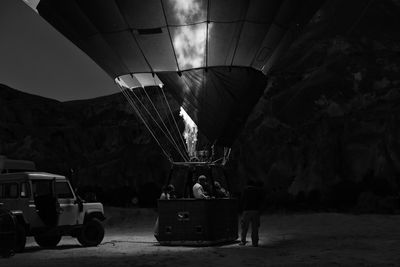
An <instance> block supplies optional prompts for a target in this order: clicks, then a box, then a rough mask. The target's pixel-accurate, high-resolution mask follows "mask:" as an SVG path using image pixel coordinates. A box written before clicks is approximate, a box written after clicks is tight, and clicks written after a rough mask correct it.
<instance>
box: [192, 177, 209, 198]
mask: <svg viewBox="0 0 400 267" xmlns="http://www.w3.org/2000/svg"><path fill="white" fill-rule="evenodd" d="M206 182H207V178H206V176H205V175H200V176H199V178H198V179H197V183H195V184H194V186H193V196H194V198H199V199H206V198H210V197H209V196H208V195H207V193H206V192H205V191H204V187H205V186H206Z"/></svg>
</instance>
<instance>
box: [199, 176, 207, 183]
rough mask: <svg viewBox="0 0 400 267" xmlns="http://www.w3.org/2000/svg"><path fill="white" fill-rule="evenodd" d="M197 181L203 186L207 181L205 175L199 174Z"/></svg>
mask: <svg viewBox="0 0 400 267" xmlns="http://www.w3.org/2000/svg"><path fill="white" fill-rule="evenodd" d="M197 182H198V183H199V184H201V185H203V186H204V185H205V184H206V183H207V177H206V176H205V175H200V176H199V178H198V179H197Z"/></svg>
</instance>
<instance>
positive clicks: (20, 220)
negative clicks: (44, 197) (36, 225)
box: [11, 210, 29, 231]
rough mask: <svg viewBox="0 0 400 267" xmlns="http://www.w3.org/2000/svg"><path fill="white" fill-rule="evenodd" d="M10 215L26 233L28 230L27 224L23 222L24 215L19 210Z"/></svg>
mask: <svg viewBox="0 0 400 267" xmlns="http://www.w3.org/2000/svg"><path fill="white" fill-rule="evenodd" d="M11 213H12V215H14V217H15V219H16V221H17V223H18V224H21V225H22V226H23V227H24V228H25V230H26V231H28V230H29V224H28V222H27V221H26V220H25V216H24V213H23V212H22V211H21V210H12V211H11Z"/></svg>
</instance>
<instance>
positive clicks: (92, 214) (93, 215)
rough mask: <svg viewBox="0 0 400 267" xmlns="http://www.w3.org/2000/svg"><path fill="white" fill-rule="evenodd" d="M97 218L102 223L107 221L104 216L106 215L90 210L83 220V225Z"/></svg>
mask: <svg viewBox="0 0 400 267" xmlns="http://www.w3.org/2000/svg"><path fill="white" fill-rule="evenodd" d="M93 218H96V219H99V220H100V221H104V220H105V219H106V217H105V216H104V214H103V213H102V212H100V211H97V210H96V211H90V210H88V211H87V212H86V213H85V218H84V219H83V223H86V222H87V221H89V220H91V219H93Z"/></svg>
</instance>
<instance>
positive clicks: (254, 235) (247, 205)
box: [240, 180, 264, 247]
mask: <svg viewBox="0 0 400 267" xmlns="http://www.w3.org/2000/svg"><path fill="white" fill-rule="evenodd" d="M263 202H264V191H263V189H262V182H259V183H257V184H256V183H255V182H254V181H252V180H249V181H248V182H247V186H246V188H245V189H244V191H243V195H242V207H243V214H242V220H241V228H242V232H241V235H240V239H241V242H240V245H242V246H244V245H246V235H247V230H248V229H249V225H250V224H251V241H252V244H253V246H255V247H257V246H258V228H259V227H260V211H261V208H262V205H263Z"/></svg>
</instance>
